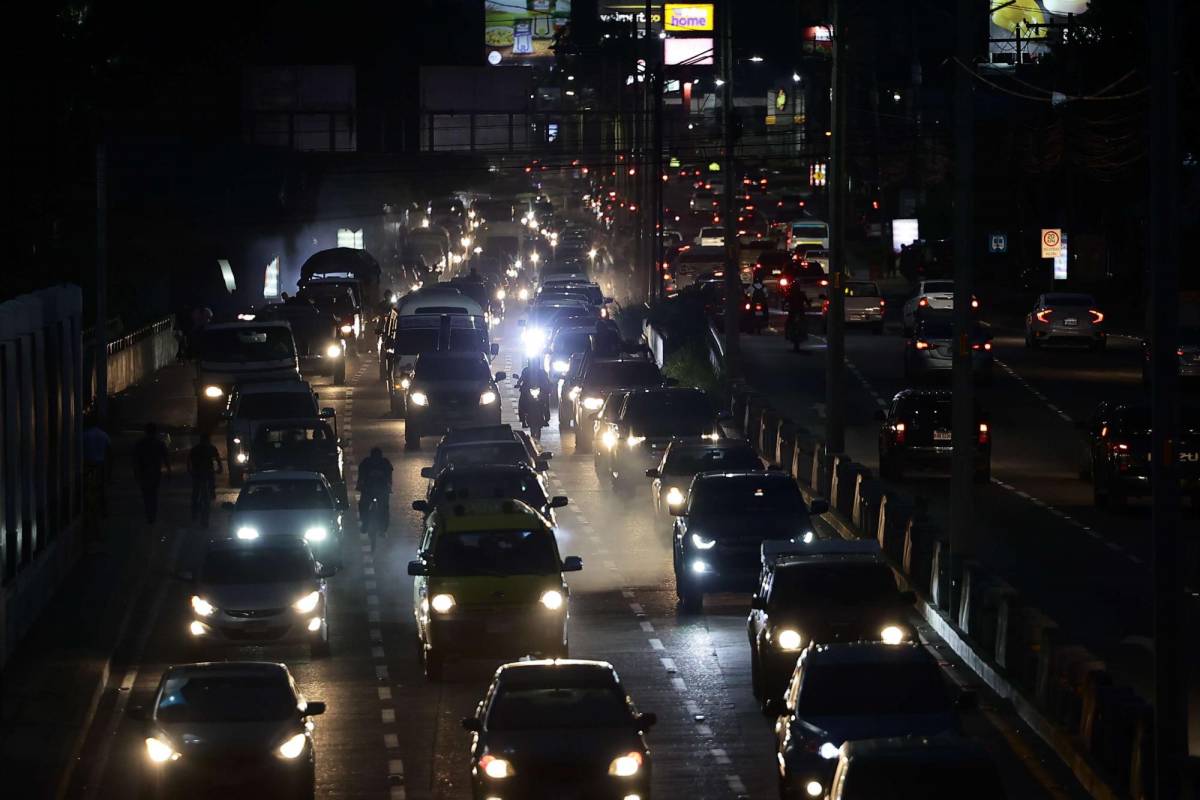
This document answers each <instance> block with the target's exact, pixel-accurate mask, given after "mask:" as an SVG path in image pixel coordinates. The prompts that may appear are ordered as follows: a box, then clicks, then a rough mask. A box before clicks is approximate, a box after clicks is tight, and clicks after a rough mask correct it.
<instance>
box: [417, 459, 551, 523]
mask: <svg viewBox="0 0 1200 800" xmlns="http://www.w3.org/2000/svg"><path fill="white" fill-rule="evenodd" d="M505 499H514V500H520V501H521V502H522V503H525V504H526V505H527V506H529V507H530V508H532V509H534V510H535V511H537V512H539V513H540V514H541V515H542V516H544V517H545V518H546V519H548V520H550V524H551V525H554V524H555V518H554V509H556V508H563V507H565V506H566V505H567V498H566V497H564V496H562V495H557V496H555V497H550V496H549V494H548V493H547V491H546V482H545V480H544V479H543V478H542V476H541V474H540V473H538V472H537V471H536V470H533V469H531V468H530V467H529V466H528V465H526V464H482V465H474V466H466V467H458V466H454V465H451V466H449V467H447V468H446V469H444V470H442V471H441V472H440V473H438V476H437V477H436V478H435V479H434V480H433V482H432V483H431V484H430V485H429V490H428V491H427V492H426V499H424V500H414V501H413V504H412V507H413V510H415V511H420V512H421V513H423V514H428V513H429V512H431V511H433V509H435V508H437V507H438V506H441V505H445V504H447V503H449V504H453V503H456V502H460V501H463V500H505Z"/></svg>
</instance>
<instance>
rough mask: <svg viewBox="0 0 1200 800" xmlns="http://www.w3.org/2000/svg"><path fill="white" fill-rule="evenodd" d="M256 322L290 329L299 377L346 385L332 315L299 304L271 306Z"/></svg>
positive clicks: (340, 339)
mask: <svg viewBox="0 0 1200 800" xmlns="http://www.w3.org/2000/svg"><path fill="white" fill-rule="evenodd" d="M256 319H261V320H282V321H283V322H286V323H287V324H288V325H290V326H291V328H292V338H293V339H294V340H295V342H296V357H297V358H298V359H299V360H300V374H301V375H303V376H305V377H307V376H308V375H326V376H328V377H329V378H330V379H331V380H332V381H333V382H334V384H336V385H338V386H341V385H342V384H343V383H345V382H346V339H347V338H348V337H346V336H344V335H343V334H342V332H341V331H340V330H339V325H340V322H339V321H338V319H337V318H336V317H334V316H333V314H332V313H330V312H328V311H325V310H322V309H320V308H318V307H317V306H315V305H313V304H312V303H306V302H303V301H297V302H291V303H272V304H270V305H268V306H265V307H264V308H262V309H261V310H259V311H258V312H257V313H256Z"/></svg>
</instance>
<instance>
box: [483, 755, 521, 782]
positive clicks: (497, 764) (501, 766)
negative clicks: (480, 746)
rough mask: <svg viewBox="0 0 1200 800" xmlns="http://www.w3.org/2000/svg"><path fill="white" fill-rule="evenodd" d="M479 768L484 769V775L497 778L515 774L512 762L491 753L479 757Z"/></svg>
mask: <svg viewBox="0 0 1200 800" xmlns="http://www.w3.org/2000/svg"><path fill="white" fill-rule="evenodd" d="M479 768H480V769H481V770H483V774H484V775H487V776H488V777H489V778H495V779H497V780H499V779H502V778H509V777H512V774H513V768H512V764H511V763H509V762H508V761H506V760H505V759H503V758H496V757H495V756H493V755H491V754H489V755H486V756H484V757H483V758H481V759H479Z"/></svg>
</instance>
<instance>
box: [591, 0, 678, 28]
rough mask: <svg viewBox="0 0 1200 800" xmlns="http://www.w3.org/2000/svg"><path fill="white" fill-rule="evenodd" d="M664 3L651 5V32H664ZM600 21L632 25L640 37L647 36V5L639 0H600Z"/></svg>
mask: <svg viewBox="0 0 1200 800" xmlns="http://www.w3.org/2000/svg"><path fill="white" fill-rule="evenodd" d="M662 8H663V7H662V3H651V4H650V32H651V33H654V34H657V33H659V32H660V31H662V27H663V25H662V14H663V12H662ZM599 11H600V21H601V22H617V23H624V24H627V25H628V24H630V23H632V24H633V25H634V27H635V29H636V30H637V35H638V36H639V37H641V36H645V34H646V4H645V3H644V2H643V3H639V2H637V0H600V3H599Z"/></svg>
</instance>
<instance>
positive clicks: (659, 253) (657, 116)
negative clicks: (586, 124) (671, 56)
mask: <svg viewBox="0 0 1200 800" xmlns="http://www.w3.org/2000/svg"><path fill="white" fill-rule="evenodd" d="M653 12H654V4H653V3H652V2H651V0H646V79H647V80H649V79H650V77H651V75H653V77H654V84H653V87H654V97H653V99H652V102H653V106H652V114H651V124H652V126H653V132H654V136H653V140H652V141H653V142H654V152H653V154H652V155H651V159H650V164H651V173H650V175H649V176H648V179H649V180H651V181H652V183H651V190H650V197H651V199H652V202H653V203H654V235H653V237H652V239H651V248H650V252H651V259H650V299H651V301H657V300H659V299H661V297H662V261H663V247H662V243H663V181H662V171H663V162H662V151H663V126H662V116H663V58H662V44H661V43H660V41H659V40H658V39H656V38H654V36H653V35H652V30H651V25H650V19H651V15H652V14H653ZM651 65H653V69H651Z"/></svg>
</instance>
